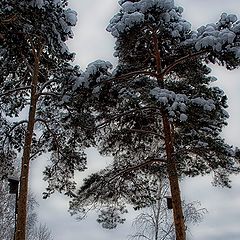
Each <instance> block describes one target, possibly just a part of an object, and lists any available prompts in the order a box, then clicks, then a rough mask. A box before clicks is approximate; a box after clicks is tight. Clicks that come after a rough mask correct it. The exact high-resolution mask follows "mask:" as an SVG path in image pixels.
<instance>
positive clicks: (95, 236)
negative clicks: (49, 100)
mask: <svg viewBox="0 0 240 240" xmlns="http://www.w3.org/2000/svg"><path fill="white" fill-rule="evenodd" d="M69 2H70V7H71V8H72V9H74V10H76V11H77V12H78V25H77V26H76V27H75V28H74V32H75V37H74V40H71V41H70V43H69V47H70V49H71V50H72V51H74V52H76V54H77V55H76V61H75V63H76V64H79V65H80V66H81V68H82V69H84V68H85V67H86V65H87V64H88V63H90V62H92V61H94V60H96V59H104V60H109V61H111V62H114V61H115V60H114V59H113V57H112V53H113V46H114V39H113V38H112V37H111V35H110V34H109V33H108V32H106V31H105V28H106V26H107V24H108V22H109V20H110V18H111V17H112V16H113V14H114V13H116V11H117V9H118V3H117V0H69ZM176 5H180V6H182V7H183V8H184V14H183V16H184V17H185V19H186V20H188V21H189V22H191V23H192V26H193V29H196V28H198V27H199V26H201V25H205V24H207V23H210V22H216V21H217V20H218V19H219V16H220V14H221V13H222V12H227V13H235V14H237V15H238V17H240V1H239V0H201V1H197V0H178V1H176ZM212 74H213V75H215V76H216V77H217V78H218V79H219V80H218V81H217V82H216V84H217V85H218V86H220V87H221V88H222V89H224V91H225V92H226V94H227V95H228V97H229V101H228V103H229V109H228V112H229V114H230V119H229V125H228V127H226V128H225V129H224V133H223V134H224V136H225V138H226V139H227V142H228V143H230V144H233V145H236V146H240V137H239V136H240V127H239V123H240V107H239V104H240V94H239V93H240V70H235V71H232V72H229V71H226V70H225V69H224V68H220V67H214V69H213V72H212ZM88 153H89V159H88V160H89V170H88V171H87V172H86V173H84V175H86V174H88V173H89V172H90V171H95V170H97V169H98V168H99V167H100V166H101V165H102V164H103V165H104V164H107V162H108V159H105V158H101V157H100V156H99V155H97V153H96V152H95V151H94V150H92V149H91V150H89V151H88ZM43 159H44V158H42V161H41V160H40V161H39V160H36V162H35V163H34V165H33V169H32V172H31V176H32V181H31V187H32V189H33V191H34V193H35V194H36V195H37V198H38V201H39V204H40V207H39V218H40V220H41V221H42V222H45V223H46V224H47V225H48V226H49V228H50V229H51V230H52V233H53V235H54V239H55V240H80V239H81V240H112V239H114V240H124V239H127V235H128V234H129V233H130V232H129V231H130V227H131V217H130V216H129V220H128V221H127V222H126V223H125V224H124V225H122V226H120V228H118V229H117V230H111V231H109V230H104V229H102V228H101V227H100V226H99V225H98V224H97V223H96V221H95V216H92V215H90V216H89V217H88V218H87V219H86V220H84V221H82V222H76V221H75V219H74V218H73V217H70V216H69V214H68V213H67V209H68V202H67V200H66V199H65V198H64V197H63V196H60V195H58V194H56V195H54V196H52V197H51V198H50V199H48V200H41V196H42V195H41V193H42V192H43V191H44V186H45V184H44V183H43V182H42V181H41V179H42V176H41V175H40V172H41V170H42V169H43V163H44V161H43ZM45 159H47V156H45ZM232 180H233V184H232V185H233V187H232V189H219V188H214V187H212V185H211V177H204V178H203V177H199V178H194V179H188V180H187V181H186V182H185V183H183V184H182V195H183V198H185V199H187V200H189V201H194V200H199V201H201V203H202V206H203V207H206V208H207V209H208V211H209V213H208V214H207V215H206V216H205V218H204V221H203V222H202V223H201V224H200V225H199V226H197V227H193V228H192V236H191V239H192V240H239V239H240V228H239V225H240V223H239V221H240V177H239V176H238V177H233V178H232Z"/></svg>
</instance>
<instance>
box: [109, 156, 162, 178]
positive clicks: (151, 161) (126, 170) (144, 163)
mask: <svg viewBox="0 0 240 240" xmlns="http://www.w3.org/2000/svg"><path fill="white" fill-rule="evenodd" d="M156 162H160V163H166V160H164V159H160V158H159V159H158V158H155V159H149V160H147V161H145V162H143V163H140V164H138V165H136V166H132V167H128V168H126V169H124V170H122V171H120V172H119V173H117V174H116V175H114V176H113V177H112V178H110V179H109V180H108V182H111V181H112V180H114V179H115V178H117V177H119V176H121V175H123V174H125V173H127V172H131V171H133V170H137V169H139V168H142V167H145V166H147V165H149V164H152V163H156Z"/></svg>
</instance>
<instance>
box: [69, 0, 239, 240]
mask: <svg viewBox="0 0 240 240" xmlns="http://www.w3.org/2000/svg"><path fill="white" fill-rule="evenodd" d="M120 6H121V9H120V11H119V13H118V14H116V15H115V16H114V17H113V19H112V20H111V21H110V24H109V26H108V28H107V30H108V31H109V32H111V33H112V35H113V36H114V37H115V38H116V46H115V53H114V54H115V56H116V57H118V60H119V61H118V65H117V67H116V69H115V70H114V71H113V72H112V73H111V72H110V71H109V69H110V67H111V65H110V64H109V63H107V62H105V63H104V62H100V61H97V62H95V63H92V64H90V65H89V66H88V68H87V69H86V71H85V72H84V73H83V74H82V77H81V79H79V81H77V82H76V84H75V85H76V86H77V87H79V86H83V88H84V87H85V88H86V89H87V90H86V91H85V93H86V95H85V97H86V98H87V97H88V98H90V101H91V102H92V103H93V105H94V110H95V113H96V121H97V122H98V124H97V126H98V129H99V131H98V139H97V140H98V142H99V149H100V152H101V153H102V154H105V155H112V156H113V157H114V162H113V165H112V166H111V167H110V168H107V169H106V170H105V171H104V170H103V171H101V172H100V173H98V174H96V175H92V176H90V177H89V178H88V180H86V182H85V184H84V185H83V187H82V188H80V191H79V193H78V194H79V199H82V196H83V195H82V193H83V192H87V193H88V195H86V196H88V197H89V198H90V199H91V201H93V202H94V201H95V202H99V203H100V204H101V203H102V200H103V198H104V197H105V198H106V199H109V202H111V201H112V200H113V197H111V196H110V195H111V194H110V195H109V197H107V195H108V192H111V193H112V194H114V196H117V194H121V192H120V191H117V190H119V189H121V191H123V192H125V193H126V191H127V190H129V192H130V193H131V189H129V187H128V185H123V182H121V181H120V180H119V182H118V183H119V184H118V185H117V186H116V185H114V184H112V183H111V180H112V179H113V178H114V176H113V175H114V174H115V175H117V176H118V177H119V175H121V174H122V173H126V172H129V171H131V174H132V176H131V178H132V179H133V180H135V179H137V178H138V177H139V175H140V176H141V173H140V172H137V173H139V174H137V173H135V171H133V170H136V169H142V168H145V167H146V166H149V165H151V166H155V167H156V169H158V171H161V172H162V173H165V174H166V175H167V176H168V179H169V182H170V189H171V195H172V198H173V216H174V222H175V231H176V239H177V240H184V239H186V236H185V226H184V217H183V212H182V207H181V196H180V188H179V183H178V181H179V179H180V178H181V177H182V176H185V175H186V176H197V175H205V174H209V173H213V175H214V183H215V184H216V185H221V186H228V187H229V186H230V181H229V175H230V174H233V173H238V172H239V167H238V166H237V164H236V158H237V154H236V153H237V151H235V149H233V148H231V147H230V146H229V145H227V144H226V143H225V142H224V140H223V139H222V137H221V136H220V134H221V131H222V128H223V127H224V126H225V125H226V119H227V117H228V115H227V113H226V111H225V108H226V107H227V104H226V96H225V95H224V93H223V91H222V90H220V89H219V88H217V87H212V85H211V83H212V81H214V80H216V79H215V78H214V77H211V76H210V75H209V73H210V72H211V70H210V69H209V67H208V66H207V65H206V63H209V62H211V63H218V64H220V65H225V66H226V67H227V69H229V70H232V69H235V68H236V67H237V66H238V65H239V56H240V55H239V51H240V49H239V43H240V34H239V33H240V23H239V21H237V17H236V16H235V15H231V14H230V15H227V14H222V15H221V18H220V20H219V21H218V22H217V23H213V24H208V25H207V26H203V27H201V28H199V29H198V31H197V32H195V31H192V30H191V25H190V23H188V22H187V21H186V20H184V19H183V18H182V16H181V13H182V11H183V9H182V8H181V7H176V6H175V5H174V1H161V0H159V1H147V0H141V1H125V0H124V1H120ZM139 171H140V170H139ZM99 182H101V183H102V184H100V183H99ZM120 183H121V184H120ZM104 185H105V186H108V188H107V187H106V188H105V189H104V188H101V187H100V189H104V191H102V190H100V191H97V192H93V191H92V192H91V190H93V189H96V188H97V186H104ZM110 186H112V188H110ZM123 186H125V189H124V188H123ZM143 186H145V185H143ZM113 189H114V190H115V191H116V192H117V193H113ZM130 193H128V194H130ZM102 196H104V197H102ZM85 203H86V204H88V202H87V201H86V202H85ZM78 204H79V201H78V196H76V198H75V199H74V200H73V201H72V205H71V207H72V208H73V209H74V212H77V207H76V208H75V207H74V205H75V206H78ZM83 204H84V203H83ZM83 204H82V205H81V204H80V206H79V207H80V209H82V207H83Z"/></svg>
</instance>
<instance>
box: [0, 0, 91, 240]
mask: <svg viewBox="0 0 240 240" xmlns="http://www.w3.org/2000/svg"><path fill="white" fill-rule="evenodd" d="M0 19H1V22H0V25H1V26H0V29H1V30H0V65H1V67H0V69H1V70H0V73H1V76H0V89H1V94H0V123H1V130H0V131H1V136H0V143H1V149H0V158H1V163H0V164H1V165H0V169H1V177H2V178H6V177H7V175H9V174H11V171H12V170H13V166H14V165H15V164H16V161H17V159H16V158H17V156H18V155H19V154H22V160H21V166H22V167H21V177H20V191H19V200H18V214H17V229H16V235H15V239H16V240H25V239H26V216H27V212H26V211H27V196H28V176H29V167H30V160H32V159H35V158H36V157H38V156H40V155H41V154H42V153H44V152H51V153H52V154H51V161H50V163H49V166H47V167H46V170H45V172H44V174H45V180H47V181H48V182H49V186H48V188H47V192H46V193H45V196H44V197H48V196H49V195H50V194H51V193H53V192H54V191H55V190H57V191H59V192H63V193H65V194H67V195H71V194H72V191H73V189H74V188H75V182H74V181H73V176H74V171H75V170H79V171H82V170H84V169H85V168H86V166H85V165H86V155H85V153H84V152H83V148H84V147H85V146H89V145H90V144H91V143H92V139H91V137H90V135H89V134H88V135H87V133H86V132H84V128H83V127H82V125H83V124H82V123H83V122H82V121H81V120H83V119H86V117H88V115H87V113H85V112H84V111H82V113H80V112H79V113H74V112H73V109H71V108H69V107H68V106H67V103H66V102H67V99H68V98H69V97H70V95H69V94H70V93H68V90H69V86H71V84H72V82H73V81H74V79H75V78H77V77H78V76H79V75H80V70H79V68H78V67H74V66H72V65H70V61H71V60H72V59H73V57H74V54H72V53H70V52H69V50H68V48H67V46H66V43H65V42H66V40H67V39H69V38H72V37H73V33H72V30H71V28H72V26H75V24H76V21H77V17H76V12H75V11H73V10H71V9H69V8H67V1H66V0H54V1H53V0H22V1H16V0H13V1H8V0H3V1H1V3H0ZM76 119H78V123H76V121H75V120H76ZM70 126H71V127H70Z"/></svg>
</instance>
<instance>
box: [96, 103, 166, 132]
mask: <svg viewBox="0 0 240 240" xmlns="http://www.w3.org/2000/svg"><path fill="white" fill-rule="evenodd" d="M144 110H155V111H158V110H159V111H160V110H161V109H160V108H158V107H154V106H149V107H141V108H136V109H133V110H129V111H127V112H124V113H121V114H118V115H116V116H113V117H112V118H111V119H109V120H107V121H105V122H103V123H100V124H99V125H97V126H96V129H100V128H103V127H104V126H105V125H106V124H108V123H110V122H112V121H114V120H116V119H118V118H121V117H124V116H127V115H129V114H132V113H136V112H142V111H144Z"/></svg>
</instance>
